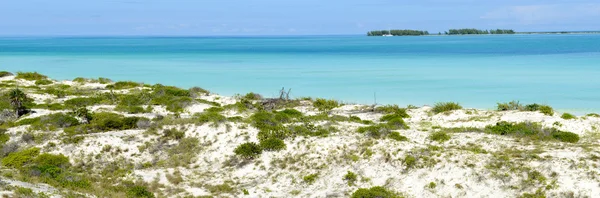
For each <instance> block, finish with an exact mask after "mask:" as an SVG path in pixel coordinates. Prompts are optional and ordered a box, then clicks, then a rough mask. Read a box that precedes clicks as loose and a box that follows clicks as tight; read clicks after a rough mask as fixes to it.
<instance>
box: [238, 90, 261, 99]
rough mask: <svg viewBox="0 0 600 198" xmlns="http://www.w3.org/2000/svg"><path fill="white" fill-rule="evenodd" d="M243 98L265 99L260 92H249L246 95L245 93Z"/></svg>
mask: <svg viewBox="0 0 600 198" xmlns="http://www.w3.org/2000/svg"><path fill="white" fill-rule="evenodd" d="M243 98H244V99H246V100H262V99H263V97H262V96H261V95H260V94H257V93H253V92H250V93H247V94H246V95H244V97H243Z"/></svg>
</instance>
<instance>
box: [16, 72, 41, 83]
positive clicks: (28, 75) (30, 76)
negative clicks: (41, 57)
mask: <svg viewBox="0 0 600 198" xmlns="http://www.w3.org/2000/svg"><path fill="white" fill-rule="evenodd" d="M15 78H17V79H23V80H30V81H36V80H46V79H48V76H44V75H42V74H40V73H37V72H17V76H16V77H15Z"/></svg>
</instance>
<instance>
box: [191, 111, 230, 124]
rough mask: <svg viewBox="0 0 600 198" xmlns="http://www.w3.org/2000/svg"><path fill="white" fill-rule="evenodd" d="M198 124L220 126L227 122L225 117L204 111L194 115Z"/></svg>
mask: <svg viewBox="0 0 600 198" xmlns="http://www.w3.org/2000/svg"><path fill="white" fill-rule="evenodd" d="M195 116H196V117H197V119H198V122H200V124H205V123H209V122H212V123H214V124H217V125H218V124H221V123H225V122H226V121H227V117H225V116H223V115H221V114H220V113H219V112H218V111H206V112H203V113H199V114H196V115H195Z"/></svg>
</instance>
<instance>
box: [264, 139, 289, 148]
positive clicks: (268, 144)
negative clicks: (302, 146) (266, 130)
mask: <svg viewBox="0 0 600 198" xmlns="http://www.w3.org/2000/svg"><path fill="white" fill-rule="evenodd" d="M260 147H261V148H262V149H263V150H265V151H280V150H283V149H285V147H286V146H285V142H283V140H281V139H278V138H269V139H265V140H262V141H260Z"/></svg>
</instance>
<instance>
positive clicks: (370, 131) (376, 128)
mask: <svg viewBox="0 0 600 198" xmlns="http://www.w3.org/2000/svg"><path fill="white" fill-rule="evenodd" d="M391 130H392V128H391V127H390V126H389V125H387V124H377V125H373V126H365V127H359V128H358V129H357V132H358V133H366V134H367V135H368V136H371V137H374V138H380V137H385V136H387V135H388V134H389V133H390V132H391Z"/></svg>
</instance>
